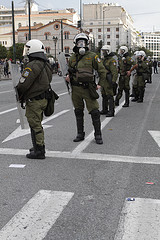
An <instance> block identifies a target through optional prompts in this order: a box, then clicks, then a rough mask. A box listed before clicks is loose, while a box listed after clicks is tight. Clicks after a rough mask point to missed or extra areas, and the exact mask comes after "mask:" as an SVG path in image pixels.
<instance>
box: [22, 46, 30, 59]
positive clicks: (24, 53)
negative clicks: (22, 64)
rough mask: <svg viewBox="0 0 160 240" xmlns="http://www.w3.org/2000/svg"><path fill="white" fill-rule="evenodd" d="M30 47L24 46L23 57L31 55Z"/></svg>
mask: <svg viewBox="0 0 160 240" xmlns="http://www.w3.org/2000/svg"><path fill="white" fill-rule="evenodd" d="M29 48H30V47H29V46H26V45H25V46H24V49H23V56H28V55H29Z"/></svg>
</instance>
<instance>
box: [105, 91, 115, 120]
mask: <svg viewBox="0 0 160 240" xmlns="http://www.w3.org/2000/svg"><path fill="white" fill-rule="evenodd" d="M106 117H114V98H113V96H109V111H108V113H107V114H106Z"/></svg>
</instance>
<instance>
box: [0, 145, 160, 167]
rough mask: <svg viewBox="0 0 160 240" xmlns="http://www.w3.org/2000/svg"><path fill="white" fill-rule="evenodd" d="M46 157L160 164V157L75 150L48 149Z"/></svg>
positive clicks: (3, 150)
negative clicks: (76, 151)
mask: <svg viewBox="0 0 160 240" xmlns="http://www.w3.org/2000/svg"><path fill="white" fill-rule="evenodd" d="M27 153H28V150H26V149H14V148H0V154H1V155H13V156H14V155H15V156H25V155H26V154H27ZM46 157H49V158H53V159H54V158H62V159H68V160H70V159H75V160H78V159H84V160H91V161H92V160H94V161H104V162H121V163H126V162H127V163H140V164H156V165H159V164H160V157H138V156H136V157H134V156H123V155H109V154H98V153H83V152H82V153H76V154H74V153H73V152H61V151H48V150H46Z"/></svg>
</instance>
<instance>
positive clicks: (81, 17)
mask: <svg viewBox="0 0 160 240" xmlns="http://www.w3.org/2000/svg"><path fill="white" fill-rule="evenodd" d="M80 21H81V26H80V31H81V32H82V0H80Z"/></svg>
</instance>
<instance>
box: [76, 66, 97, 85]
mask: <svg viewBox="0 0 160 240" xmlns="http://www.w3.org/2000/svg"><path fill="white" fill-rule="evenodd" d="M93 77H94V76H93V72H92V70H91V69H88V68H80V69H77V72H76V79H77V82H93Z"/></svg>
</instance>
